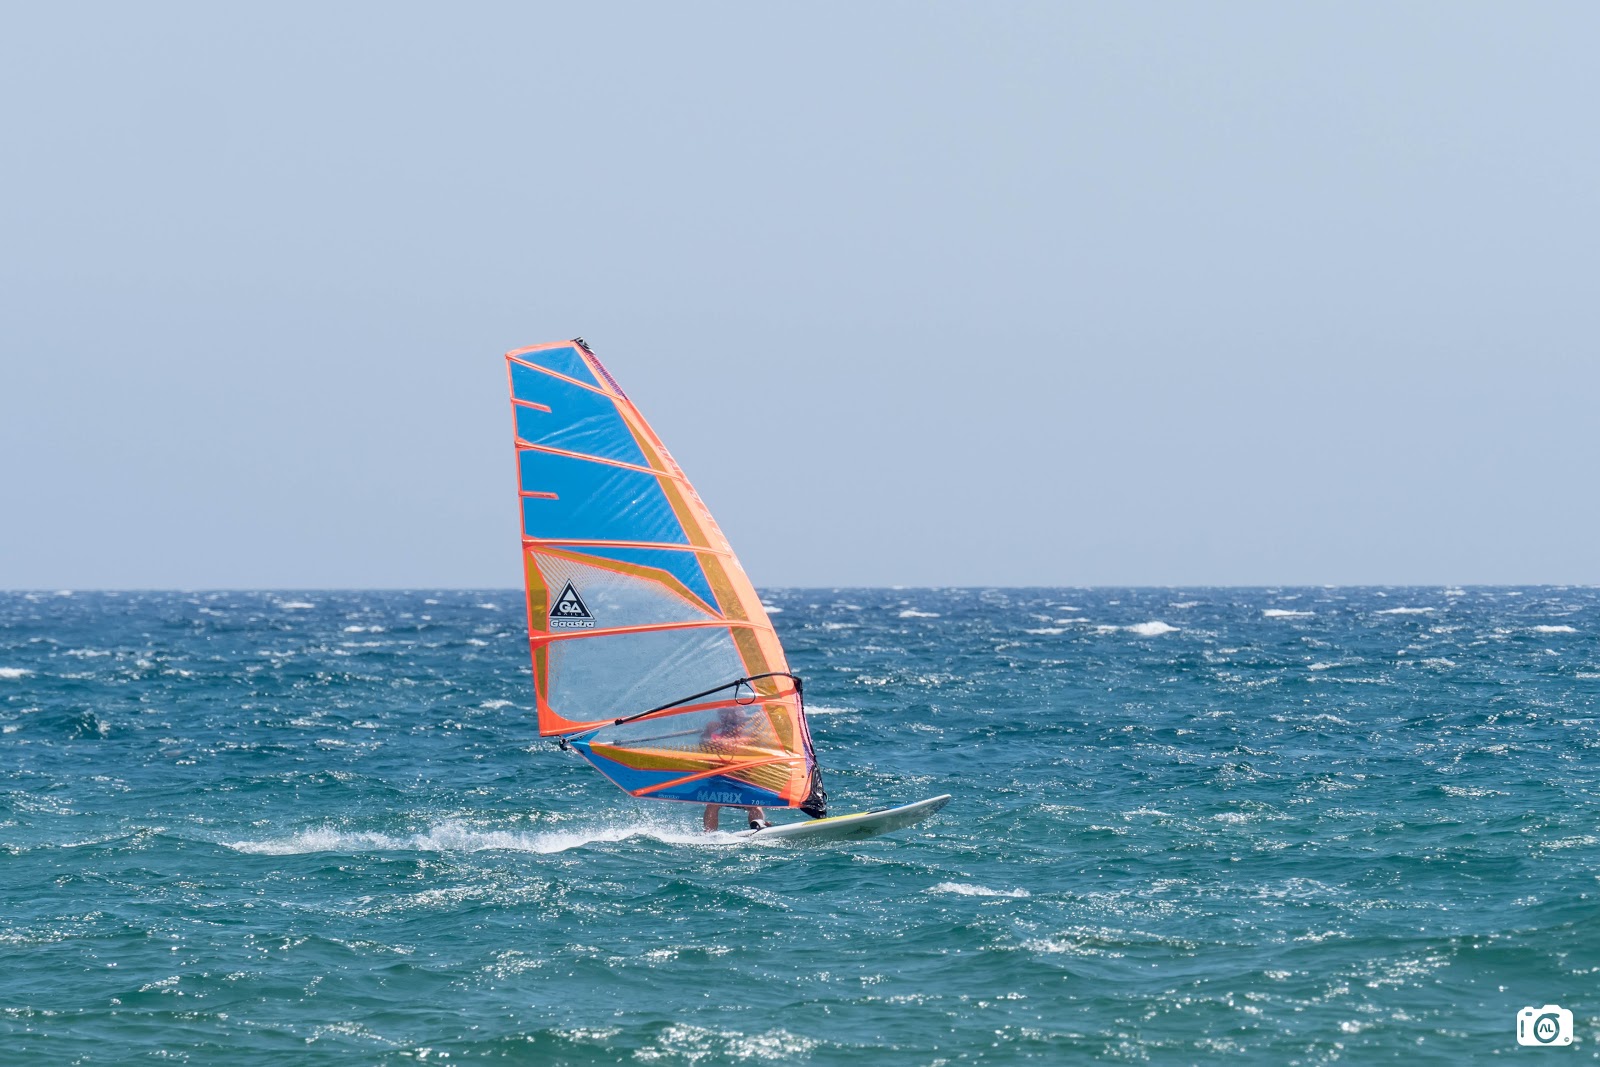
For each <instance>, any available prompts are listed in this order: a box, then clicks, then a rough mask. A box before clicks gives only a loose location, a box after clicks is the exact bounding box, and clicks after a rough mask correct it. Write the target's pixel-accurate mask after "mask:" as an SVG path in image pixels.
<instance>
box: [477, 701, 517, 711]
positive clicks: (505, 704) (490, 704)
mask: <svg viewBox="0 0 1600 1067" xmlns="http://www.w3.org/2000/svg"><path fill="white" fill-rule="evenodd" d="M510 706H511V701H509V700H485V701H484V702H483V703H482V704H479V705H478V707H480V708H486V709H488V710H489V711H493V710H494V709H495V708H509V707H510Z"/></svg>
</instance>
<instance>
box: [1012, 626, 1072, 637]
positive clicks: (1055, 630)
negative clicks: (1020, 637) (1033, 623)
mask: <svg viewBox="0 0 1600 1067" xmlns="http://www.w3.org/2000/svg"><path fill="white" fill-rule="evenodd" d="M1022 632H1023V633H1025V634H1038V635H1039V636H1041V637H1054V636H1055V635H1056V634H1064V633H1066V632H1067V628H1066V627H1065V626H1038V627H1035V628H1034V629H1032V630H1024V631H1022Z"/></svg>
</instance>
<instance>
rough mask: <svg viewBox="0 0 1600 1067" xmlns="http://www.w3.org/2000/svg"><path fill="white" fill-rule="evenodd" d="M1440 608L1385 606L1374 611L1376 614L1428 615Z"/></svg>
mask: <svg viewBox="0 0 1600 1067" xmlns="http://www.w3.org/2000/svg"><path fill="white" fill-rule="evenodd" d="M1438 610H1439V609H1438V608H1384V609H1383V610H1382V611H1375V612H1373V614H1374V615H1426V614H1427V613H1428V612H1430V611H1438Z"/></svg>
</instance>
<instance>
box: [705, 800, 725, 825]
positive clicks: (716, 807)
mask: <svg viewBox="0 0 1600 1067" xmlns="http://www.w3.org/2000/svg"><path fill="white" fill-rule="evenodd" d="M721 811H722V805H720V804H707V805H706V817H705V826H706V829H707V830H708V831H712V830H715V829H716V828H717V815H718V814H720V813H721Z"/></svg>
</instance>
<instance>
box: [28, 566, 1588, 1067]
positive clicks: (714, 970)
mask: <svg viewBox="0 0 1600 1067" xmlns="http://www.w3.org/2000/svg"><path fill="white" fill-rule="evenodd" d="M768 601H769V603H770V604H773V605H775V606H777V607H779V608H781V609H782V610H781V613H779V614H777V615H775V616H774V619H775V621H776V623H777V624H778V627H779V630H780V632H781V633H782V636H783V638H784V640H785V642H786V644H787V646H788V648H789V650H790V654H791V659H792V661H793V663H794V665H795V667H796V669H797V670H798V671H799V672H801V673H803V674H804V675H805V677H806V680H807V688H806V691H807V694H808V696H809V697H810V698H811V700H812V703H813V712H814V716H815V717H814V718H813V720H812V723H813V726H812V729H813V734H814V736H815V740H816V743H817V747H818V749H819V751H820V753H821V755H822V757H823V760H824V765H825V767H826V769H827V774H828V778H827V781H828V786H829V791H830V794H831V797H832V801H833V806H834V808H835V810H837V811H841V812H842V811H848V810H855V809H861V808H867V807H873V806H881V805H884V804H887V803H891V802H904V801H910V800H914V799H919V798H921V797H924V796H929V795H932V794H935V793H941V792H949V793H953V794H955V797H956V799H955V800H954V801H953V802H952V803H951V805H950V806H949V807H948V808H947V809H946V810H945V812H944V813H943V814H941V815H940V816H937V817H936V818H934V819H933V820H931V821H929V822H927V823H924V824H922V825H921V826H919V827H917V828H915V829H914V830H913V831H909V832H904V833H901V834H899V835H897V836H895V837H891V838H884V839H879V840H877V841H871V842H863V843H858V844H853V845H848V846H834V847H828V848H819V849H805V850H801V849H788V848H779V847H767V848H759V847H750V846H744V845H739V844H735V843H732V841H731V840H729V839H715V840H707V839H705V838H704V837H703V835H700V834H698V833H695V832H694V831H693V827H694V826H695V825H696V824H697V821H698V818H699V812H698V809H696V808H693V807H689V806H682V805H673V804H661V803H655V804H650V803H646V802H640V801H635V800H632V799H631V798H628V797H626V796H624V795H623V794H621V793H620V792H618V791H617V790H616V789H615V788H614V787H612V786H611V785H609V784H608V783H606V782H605V781H604V780H602V779H601V778H599V777H598V776H597V775H596V774H594V773H593V772H592V771H591V770H590V769H589V768H588V767H587V766H586V765H585V764H583V763H582V762H581V761H580V760H579V759H578V758H577V757H576V756H573V755H570V754H566V753H561V752H559V751H557V750H555V748H554V747H553V746H552V745H550V744H549V743H548V742H545V741H541V740H539V739H538V737H537V736H536V732H535V730H534V727H533V725H532V722H531V719H530V712H529V703H530V683H529V679H528V668H527V655H526V643H525V637H524V634H523V630H522V626H523V612H522V607H521V600H520V596H519V594H517V593H514V592H505V591H496V592H488V593H485V592H434V593H424V592H415V593H411V592H407V593H393V592H349V593H329V592H311V593H298V594H285V593H202V594H191V593H125V594H120V595H118V594H85V593H77V594H73V595H52V594H0V731H3V733H0V964H3V966H0V1048H3V1049H5V1050H6V1052H5V1054H4V1056H5V1057H10V1059H6V1062H12V1061H13V1060H15V1061H16V1062H23V1061H26V1062H39V1063H65V1062H87V1063H123V1062H129V1061H138V1060H141V1059H143V1058H145V1057H151V1058H155V1057H165V1058H169V1059H177V1060H179V1061H185V1060H187V1061H189V1062H193V1063H224V1062H226V1063H230V1064H265V1063H284V1064H291V1063H292V1064H301V1063H317V1062H331V1061H334V1060H335V1059H337V1060H338V1061H339V1062H358V1063H402V1062H416V1061H426V1062H447V1063H460V1062H472V1061H475V1060H480V1059H502V1060H507V1061H513V1062H524V1063H540V1064H543V1063H612V1062H637V1063H641V1064H694V1065H701V1067H705V1065H710V1064H721V1063H749V1064H760V1063H815V1064H871V1065H882V1064H888V1063H896V1064H898V1063H908V1064H912V1063H914V1064H937V1063H963V1062H970V1061H984V1062H995V1063H1006V1062H1021V1061H1028V1060H1035V1061H1040V1062H1063V1061H1068V1060H1072V1059H1086V1058H1101V1059H1105V1060H1132V1061H1149V1062H1155V1063H1188V1062H1193V1061H1197V1060H1201V1059H1208V1058H1211V1056H1212V1055H1213V1054H1216V1053H1225V1054H1227V1055H1225V1057H1224V1058H1226V1059H1229V1060H1233V1061H1242V1062H1250V1063H1264V1064H1282V1063H1330V1062H1336V1061H1339V1062H1348V1063H1358V1064H1359V1063H1367V1062H1372V1061H1375V1060H1389V1059H1398V1058H1402V1057H1406V1058H1412V1059H1418V1060H1420V1061H1422V1062H1463V1061H1467V1060H1473V1059H1480V1058H1486V1057H1488V1056H1491V1055H1495V1054H1505V1053H1513V1052H1520V1051H1521V1050H1520V1049H1519V1048H1518V1046H1517V1045H1516V1042H1515V1037H1514V1021H1515V1015H1516V1012H1517V1010H1518V1009H1519V1008H1521V1007H1523V1006H1524V1005H1533V1006H1540V1005H1543V1004H1545V1003H1547V1002H1553V1003H1557V1004H1560V1005H1563V1006H1564V1007H1567V1008H1569V1009H1572V1010H1573V1011H1574V1013H1575V1016H1576V1020H1577V1024H1576V1031H1577V1041H1576V1044H1575V1046H1574V1047H1572V1048H1569V1049H1564V1050H1558V1051H1543V1052H1539V1053H1537V1055H1543V1056H1547V1057H1551V1058H1552V1059H1555V1058H1563V1059H1571V1058H1586V1059H1587V1058H1593V1057H1595V1056H1596V1055H1597V1052H1600V1042H1597V1038H1600V883H1597V876H1600V826H1597V817H1600V794H1597V773H1596V772H1597V760H1600V723H1597V720H1596V711H1597V707H1596V704H1597V699H1596V697H1597V693H1600V643H1597V640H1596V638H1597V635H1600V596H1597V593H1596V591H1595V590H1592V589H1579V588H1527V589H1477V588H1469V589H1466V590H1446V589H1437V588H1429V589H1382V590H1378V589H1361V590H1355V589H1273V590H1235V589H1228V590H1219V589H1188V590H1172V589H1140V590H1105V589H1101V590H1075V589H1074V590H1043V589H1041V590H991V591H981V590H896V591H891V590H827V591H823V590H788V591H774V592H772V593H771V594H770V595H769V598H768ZM0 1058H4V1057H0Z"/></svg>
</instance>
